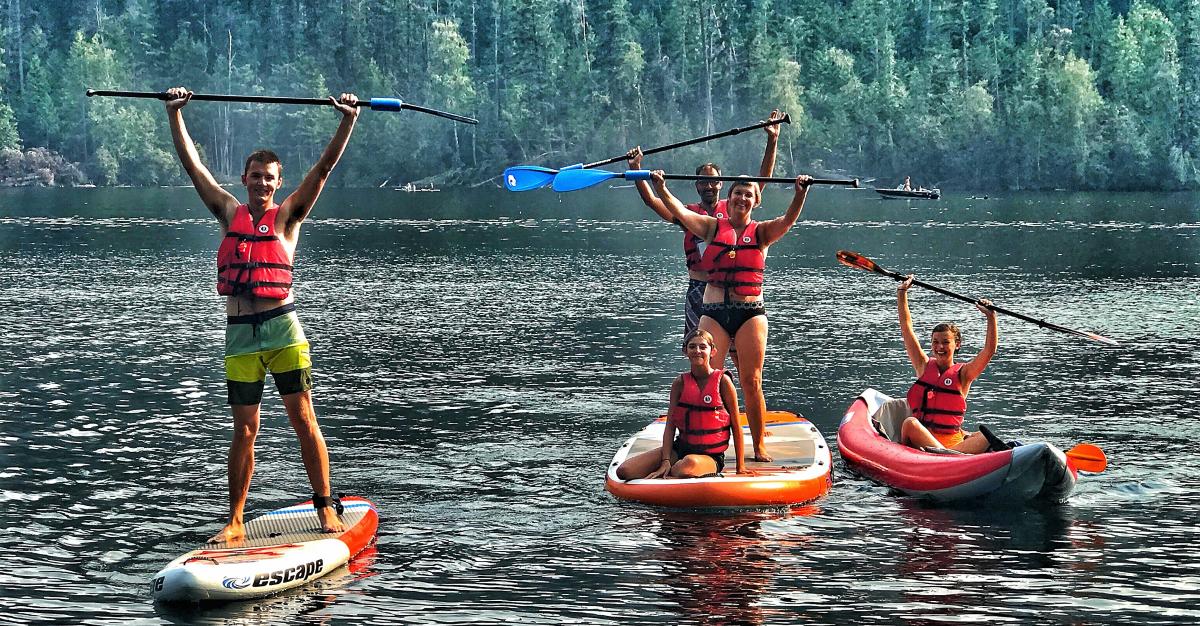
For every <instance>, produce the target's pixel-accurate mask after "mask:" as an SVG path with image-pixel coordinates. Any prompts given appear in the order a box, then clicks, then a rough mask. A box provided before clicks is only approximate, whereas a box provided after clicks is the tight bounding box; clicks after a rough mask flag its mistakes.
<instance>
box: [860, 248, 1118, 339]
mask: <svg viewBox="0 0 1200 626" xmlns="http://www.w3.org/2000/svg"><path fill="white" fill-rule="evenodd" d="M874 270H875V271H876V272H878V273H880V274H883V275H884V276H890V277H892V278H894V279H896V280H897V281H899V282H903V281H905V280H907V278H908V277H907V276H903V275H901V274H899V273H897V272H893V271H891V270H888V269H885V268H883V267H880V265H879V264H878V263H875V264H874ZM913 284H914V285H916V286H918V287H923V288H925V289H928V290H930V291H936V292H938V293H940V294H942V295H946V296H950V297H951V298H957V299H959V300H962V301H963V302H970V303H971V304H980V302H979V299H978V298H972V297H970V296H964V295H962V294H959V293H955V292H953V291H950V290H949V289H943V288H941V287H938V286H937V285H931V284H929V283H927V282H923V281H920V280H917V279H915V278H914V279H913ZM982 306H984V307H986V308H989V309H991V310H993V311H995V312H997V313H1003V314H1004V315H1007V316H1009V317H1015V318H1017V319H1019V320H1024V321H1026V322H1029V323H1031V324H1036V325H1038V326H1040V327H1042V328H1047V329H1050V330H1057V331H1059V332H1063V333H1069V334H1072V335H1079V336H1080V337H1087V338H1088V339H1094V340H1096V341H1100V342H1102V343H1108V344H1111V345H1116V342H1115V341H1113V340H1111V339H1108V338H1107V337H1101V336H1100V335H1097V334H1095V333H1088V332H1084V331H1081V330H1075V329H1074V328H1067V327H1066V326H1059V325H1058V324H1053V323H1050V322H1047V321H1046V320H1040V319H1037V318H1035V317H1029V316H1028V315H1024V314H1021V313H1017V312H1016V311H1010V310H1008V309H1006V308H1004V307H999V306H996V305H994V304H984V305H982Z"/></svg>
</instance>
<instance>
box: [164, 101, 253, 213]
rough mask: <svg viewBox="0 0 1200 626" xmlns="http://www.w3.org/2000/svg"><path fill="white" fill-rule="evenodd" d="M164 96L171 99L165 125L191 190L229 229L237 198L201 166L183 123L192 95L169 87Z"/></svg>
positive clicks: (167, 105)
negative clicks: (189, 182)
mask: <svg viewBox="0 0 1200 626" xmlns="http://www.w3.org/2000/svg"><path fill="white" fill-rule="evenodd" d="M167 94H169V95H170V96H171V99H169V100H167V101H166V107H167V122H168V123H170V125H171V142H172V143H173V144H175V153H176V154H178V155H179V161H180V163H182V164H183V170H184V171H185V172H187V175H188V178H191V179H192V186H193V187H195V188H196V192H197V193H199V194H200V200H201V201H202V202H204V206H205V207H206V208H208V210H209V211H210V212H211V213H212V214H213V216H214V217H216V218H217V220H218V221H220V222H221V224H222V225H223V226H229V220H230V219H232V215H233V209H234V208H236V207H237V205H238V201H237V198H235V197H233V194H231V193H229V192H228V191H225V190H224V189H223V188H222V187H221V185H220V184H219V183H217V179H216V178H213V175H212V172H210V171H208V168H207V167H204V164H203V163H201V162H200V154H199V153H198V152H197V151H196V144H195V143H193V142H192V136H191V135H190V134H188V130H187V125H186V124H184V123H183V111H182V109H183V107H184V106H185V105H186V104H187V103H188V102H189V101H190V100H191V99H192V92H190V91H188V90H187V89H185V88H183V87H172V88H170V89H168V90H167Z"/></svg>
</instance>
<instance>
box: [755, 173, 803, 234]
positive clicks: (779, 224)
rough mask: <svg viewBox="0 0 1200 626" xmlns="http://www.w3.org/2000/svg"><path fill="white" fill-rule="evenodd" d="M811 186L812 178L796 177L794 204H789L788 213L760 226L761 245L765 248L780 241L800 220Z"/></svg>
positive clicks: (785, 212)
mask: <svg viewBox="0 0 1200 626" xmlns="http://www.w3.org/2000/svg"><path fill="white" fill-rule="evenodd" d="M811 184H812V176H808V175H806V174H801V175H799V176H797V177H796V193H795V194H794V195H793V196H792V202H791V203H790V204H788V208H787V211H784V213H783V215H780V216H779V217H777V218H775V219H772V220H767V221H765V222H762V223H760V224H759V225H758V241H759V243H760V244H762V245H763V246H764V247H765V246H769V245H771V244H773V243H775V242H776V241H779V238H780V237H783V236H784V234H786V233H787V231H788V230H789V229H791V227H792V225H794V224H795V223H796V220H798V219H800V212H801V211H803V210H804V200H805V198H807V197H808V186H809V185H811Z"/></svg>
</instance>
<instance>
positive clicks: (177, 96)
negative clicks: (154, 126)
mask: <svg viewBox="0 0 1200 626" xmlns="http://www.w3.org/2000/svg"><path fill="white" fill-rule="evenodd" d="M167 97H168V100H167V101H166V105H167V110H168V111H178V110H179V109H182V108H183V107H184V105H186V104H187V103H188V102H190V101H191V100H192V92H191V91H188V89H187V88H186V87H172V88H170V89H168V90H167Z"/></svg>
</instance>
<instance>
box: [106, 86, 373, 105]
mask: <svg viewBox="0 0 1200 626" xmlns="http://www.w3.org/2000/svg"><path fill="white" fill-rule="evenodd" d="M87 96H88V97H89V98H91V97H92V96H116V97H118V98H150V99H153V100H163V101H166V100H170V99H171V96H170V95H168V94H167V92H165V91H112V90H107V89H88V90H87ZM192 100H206V101H209V102H253V103H256V104H310V105H312V104H316V105H326V106H328V105H330V104H331V103H330V102H329V99H328V98H291V97H286V96H237V95H229V94H211V93H194V94H192ZM358 106H360V107H362V106H371V102H370V101H368V100H360V101H359V102H358Z"/></svg>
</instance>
